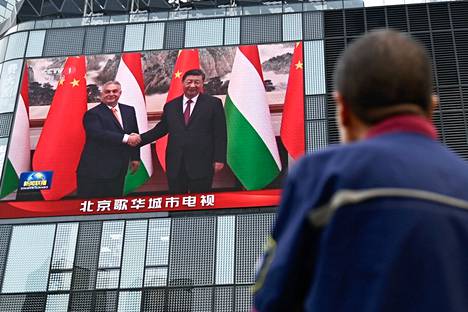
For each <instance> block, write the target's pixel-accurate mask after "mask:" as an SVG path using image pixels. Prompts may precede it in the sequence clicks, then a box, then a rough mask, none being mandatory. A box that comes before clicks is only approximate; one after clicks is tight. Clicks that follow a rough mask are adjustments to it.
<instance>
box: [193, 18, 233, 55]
mask: <svg viewBox="0 0 468 312" xmlns="http://www.w3.org/2000/svg"><path fill="white" fill-rule="evenodd" d="M223 32H224V30H223V20H222V19H209V20H189V21H187V24H186V29H185V47H186V48H191V47H205V46H219V45H222V44H223Z"/></svg>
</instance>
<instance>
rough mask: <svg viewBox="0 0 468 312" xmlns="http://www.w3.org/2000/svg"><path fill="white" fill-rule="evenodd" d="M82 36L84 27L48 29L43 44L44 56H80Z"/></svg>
mask: <svg viewBox="0 0 468 312" xmlns="http://www.w3.org/2000/svg"><path fill="white" fill-rule="evenodd" d="M84 36H85V28H84V27H81V28H64V29H48V30H47V33H46V39H45V44H44V56H55V55H57V56H62V55H77V54H81V52H82V51H83V42H84Z"/></svg>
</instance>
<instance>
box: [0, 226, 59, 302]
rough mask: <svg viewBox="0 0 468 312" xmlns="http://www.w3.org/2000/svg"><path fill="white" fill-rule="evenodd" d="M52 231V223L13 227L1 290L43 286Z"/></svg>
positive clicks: (12, 290) (52, 238) (25, 290)
mask: <svg viewBox="0 0 468 312" xmlns="http://www.w3.org/2000/svg"><path fill="white" fill-rule="evenodd" d="M54 234H55V224H44V225H22V226H15V227H13V233H12V235H11V242H10V250H9V253H8V258H7V265H6V269H5V277H4V281H3V287H2V292H3V293H11V292H39V291H46V290H47V279H48V276H49V267H50V260H51V256H52V245H53V242H54ZM25 259H27V261H25Z"/></svg>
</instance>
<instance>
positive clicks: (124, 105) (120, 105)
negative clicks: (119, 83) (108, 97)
mask: <svg viewBox="0 0 468 312" xmlns="http://www.w3.org/2000/svg"><path fill="white" fill-rule="evenodd" d="M119 107H120V109H121V110H129V111H134V110H135V108H134V107H133V106H131V105H127V104H123V103H120V102H119Z"/></svg>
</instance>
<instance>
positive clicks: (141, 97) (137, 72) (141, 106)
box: [115, 53, 153, 194]
mask: <svg viewBox="0 0 468 312" xmlns="http://www.w3.org/2000/svg"><path fill="white" fill-rule="evenodd" d="M115 80H117V81H118V82H120V83H121V84H122V95H121V96H120V100H119V102H121V103H123V104H126V105H129V106H133V108H135V114H136V118H137V123H138V130H139V131H140V133H143V132H146V131H148V114H147V111H146V102H145V93H144V90H145V84H144V80H143V72H142V67H141V54H140V53H125V54H122V58H121V60H120V64H119V68H118V69H117V75H116V77H115ZM140 156H141V165H140V167H139V168H138V171H137V172H135V173H134V174H131V173H130V172H128V173H127V176H126V177H125V187H124V194H128V193H130V192H132V191H133V190H135V189H137V188H138V187H139V186H140V185H142V184H143V183H145V182H146V181H147V180H148V179H149V178H150V177H151V175H152V174H153V161H152V160H151V148H150V146H149V145H145V146H143V147H141V148H140Z"/></svg>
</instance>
